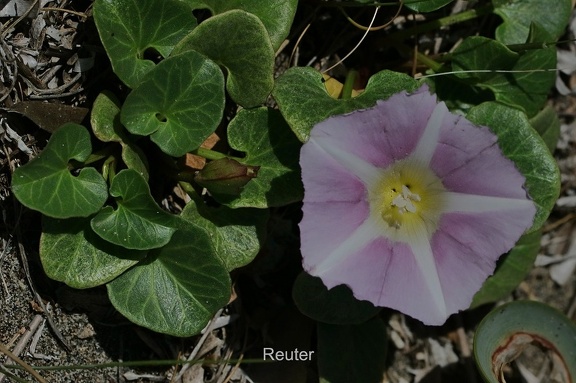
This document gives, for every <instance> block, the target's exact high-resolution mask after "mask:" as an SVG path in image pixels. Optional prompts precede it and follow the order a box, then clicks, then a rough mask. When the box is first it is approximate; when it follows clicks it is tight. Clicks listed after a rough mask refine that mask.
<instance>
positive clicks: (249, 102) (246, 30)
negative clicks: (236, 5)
mask: <svg viewBox="0 0 576 383" xmlns="http://www.w3.org/2000/svg"><path fill="white" fill-rule="evenodd" d="M189 50H195V51H198V52H200V53H202V54H203V55H205V56H206V57H208V58H210V59H211V60H213V61H215V62H216V63H218V64H219V65H221V66H223V67H225V68H226V69H227V70H228V78H227V81H226V88H227V89H228V92H229V93H230V97H232V99H233V100H234V101H235V102H236V103H238V104H240V105H242V106H243V107H245V108H251V107H254V106H257V105H260V104H262V103H263V102H264V101H265V100H266V97H268V95H269V94H270V92H271V91H272V87H273V86H274V78H273V75H274V49H273V48H272V43H271V42H270V38H269V37H268V32H267V31H266V28H265V27H264V25H263V24H262V22H261V21H260V19H259V18H258V17H256V16H254V15H253V14H251V13H247V12H244V11H240V10H232V11H228V12H224V13H221V14H219V15H216V16H212V17H211V18H209V19H208V20H206V21H204V22H203V23H202V24H200V25H199V26H198V27H197V28H196V29H194V30H193V31H192V32H191V33H190V34H188V36H186V37H185V38H184V39H183V40H182V41H181V42H180V43H179V44H178V45H177V46H176V47H175V48H174V54H178V53H182V52H185V51H189Z"/></svg>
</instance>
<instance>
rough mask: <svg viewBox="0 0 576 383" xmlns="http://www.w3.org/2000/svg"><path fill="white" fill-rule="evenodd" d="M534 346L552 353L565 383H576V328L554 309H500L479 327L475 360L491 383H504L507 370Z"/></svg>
mask: <svg viewBox="0 0 576 383" xmlns="http://www.w3.org/2000/svg"><path fill="white" fill-rule="evenodd" d="M530 344H535V345H537V346H539V347H540V348H542V349H544V350H547V351H548V352H550V353H551V354H552V358H551V359H552V360H554V366H555V368H557V369H558V370H557V371H558V372H559V375H560V376H562V377H563V378H562V379H561V381H562V382H565V383H574V382H576V347H574V345H575V344H576V325H575V324H574V323H573V322H572V321H570V319H569V318H567V317H566V316H565V315H564V314H562V313H561V312H559V311H557V310H556V309H553V308H552V307H550V306H547V305H545V304H544V303H540V302H533V301H515V302H511V303H508V304H505V305H503V306H500V307H496V308H495V309H494V310H493V311H492V312H491V313H490V314H488V315H487V316H486V317H485V318H484V319H483V320H482V322H481V323H480V325H478V328H477V329H476V334H475V335H474V358H475V359H476V364H477V366H478V368H479V370H480V372H481V373H482V375H483V377H484V380H485V381H486V382H487V383H504V380H503V369H504V368H505V366H506V365H507V364H508V363H510V362H512V361H513V360H514V359H516V358H517V357H518V356H519V355H520V354H521V353H522V351H523V350H524V349H525V348H526V347H527V346H528V345H530Z"/></svg>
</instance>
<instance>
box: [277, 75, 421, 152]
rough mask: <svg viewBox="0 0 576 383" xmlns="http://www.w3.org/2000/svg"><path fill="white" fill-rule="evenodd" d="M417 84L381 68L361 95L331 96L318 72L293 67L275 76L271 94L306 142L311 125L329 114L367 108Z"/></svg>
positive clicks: (300, 138) (408, 78) (291, 124)
mask: <svg viewBox="0 0 576 383" xmlns="http://www.w3.org/2000/svg"><path fill="white" fill-rule="evenodd" d="M417 87H418V82H416V81H415V80H414V79H412V78H411V77H409V76H407V75H404V74H401V73H397V72H391V71H382V72H378V73H376V74H375V75H373V76H372V77H371V78H370V80H369V81H368V84H367V85H366V90H365V91H364V92H363V93H362V94H361V95H360V96H358V97H354V98H349V99H334V98H332V97H330V95H329V94H328V92H327V91H326V87H325V86H324V80H323V79H322V75H321V74H320V72H318V71H317V70H315V69H312V68H309V67H294V68H290V69H288V70H287V71H286V72H285V73H284V74H283V75H282V76H280V77H279V78H277V79H276V85H275V86H274V91H273V92H272V94H273V96H274V98H275V99H276V102H277V103H278V106H279V107H280V111H281V112H282V115H283V116H284V118H285V119H286V121H287V122H288V124H289V125H290V127H291V128H292V130H293V131H294V133H295V134H296V136H297V137H298V139H299V140H300V141H302V142H306V141H307V140H308V136H309V135H310V130H311V129H312V127H313V126H314V125H316V124H317V123H319V122H320V121H324V120H325V119H327V118H328V117H330V116H333V115H336V114H344V113H349V112H352V111H354V110H356V109H363V108H370V107H372V106H374V105H376V101H377V100H385V99H387V98H388V97H390V96H392V95H393V94H395V93H398V92H400V91H402V90H406V91H411V90H414V89H416V88H417Z"/></svg>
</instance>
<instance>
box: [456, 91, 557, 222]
mask: <svg viewBox="0 0 576 383" xmlns="http://www.w3.org/2000/svg"><path fill="white" fill-rule="evenodd" d="M467 118H468V119H469V120H470V121H472V122H475V123H477V124H479V125H485V126H488V127H489V128H490V129H491V130H492V131H493V132H494V133H495V134H496V135H497V136H498V145H499V146H500V148H501V149H502V152H503V153H504V154H505V155H506V157H508V158H510V159H511V160H512V161H514V163H515V164H516V167H517V168H518V169H519V170H520V172H521V173H522V174H523V175H524V177H526V189H527V191H528V194H529V195H530V197H531V198H532V199H533V200H534V203H535V204H536V216H535V218H534V224H533V225H532V227H531V228H530V229H529V231H528V232H531V231H534V230H537V229H539V228H540V227H541V226H542V225H543V224H544V222H545V221H546V218H547V217H548V215H549V214H550V211H551V210H552V208H553V207H554V203H555V202H556V199H557V198H558V195H559V194H560V171H559V170H558V166H557V165H556V161H555V160H554V158H553V157H552V155H551V154H550V151H549V150H548V148H547V147H546V144H545V143H544V141H543V140H542V138H541V137H540V136H539V135H538V133H537V132H536V131H535V130H534V129H533V128H532V126H531V125H530V122H529V121H528V118H527V117H526V115H525V114H524V113H523V112H521V111H519V110H517V109H513V108H510V107H507V106H504V105H501V104H498V103H495V102H485V103H483V104H480V105H478V106H476V107H474V108H472V109H471V110H470V112H469V113H468V116H467Z"/></svg>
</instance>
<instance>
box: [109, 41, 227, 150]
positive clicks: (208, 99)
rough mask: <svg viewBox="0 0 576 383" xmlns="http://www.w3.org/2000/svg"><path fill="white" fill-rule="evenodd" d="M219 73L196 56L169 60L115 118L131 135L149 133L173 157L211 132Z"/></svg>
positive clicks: (218, 112)
mask: <svg viewBox="0 0 576 383" xmlns="http://www.w3.org/2000/svg"><path fill="white" fill-rule="evenodd" d="M224 99H225V96H224V75H223V74H222V71H221V70H220V68H219V67H218V65H216V64H215V63H214V62H212V61H211V60H208V59H206V58H205V57H204V56H202V55H201V54H199V53H198V52H194V51H188V52H186V53H183V54H180V55H176V56H170V57H169V58H168V59H166V60H164V61H162V62H161V63H160V64H158V65H157V66H156V67H155V68H154V69H153V70H151V71H150V72H149V73H148V75H147V76H146V78H145V79H144V80H143V82H142V84H140V86H139V87H138V88H136V89H134V91H132V93H130V94H129V95H128V97H127V98H126V102H125V103H124V105H123V106H122V111H121V114H120V119H121V121H122V123H123V124H124V125H125V126H126V128H127V129H128V130H129V131H130V133H133V134H139V135H151V136H150V138H151V140H152V141H154V142H155V143H156V144H157V145H158V146H159V147H160V149H162V151H164V152H165V153H168V154H170V155H172V156H175V157H178V156H182V155H184V154H185V153H186V152H188V151H192V150H194V149H197V148H198V147H199V146H200V144H202V142H204V140H205V139H206V138H207V137H208V136H209V135H210V134H211V133H212V132H214V131H215V130H216V127H217V126H218V123H219V122H220V120H221V119H222V113H223V111H224Z"/></svg>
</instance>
